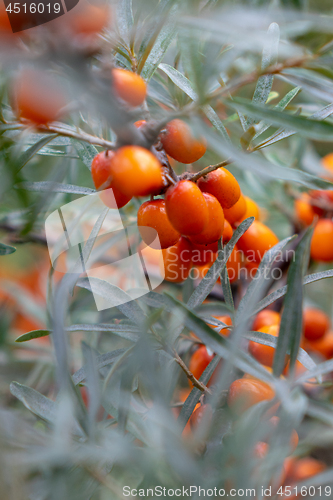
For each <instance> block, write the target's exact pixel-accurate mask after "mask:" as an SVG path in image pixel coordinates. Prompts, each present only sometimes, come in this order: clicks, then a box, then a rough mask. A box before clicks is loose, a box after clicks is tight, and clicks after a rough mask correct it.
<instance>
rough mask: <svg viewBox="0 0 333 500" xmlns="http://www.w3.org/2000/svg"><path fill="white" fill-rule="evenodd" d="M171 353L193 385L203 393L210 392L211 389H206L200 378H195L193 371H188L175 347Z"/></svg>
mask: <svg viewBox="0 0 333 500" xmlns="http://www.w3.org/2000/svg"><path fill="white" fill-rule="evenodd" d="M172 353H173V355H174V357H175V360H176V363H178V364H179V366H180V367H181V369H182V370H183V372H185V374H186V376H187V378H188V379H189V380H190V381H191V382H192V384H193V385H194V387H196V388H197V389H199V391H202V392H204V393H205V394H212V391H211V390H210V389H208V387H206V386H205V385H204V384H203V383H202V382H200V380H198V379H196V378H195V376H194V375H193V373H192V372H190V370H189V369H188V368H187V366H186V365H185V363H184V361H183V360H182V358H181V357H180V356H179V354H178V353H177V351H176V350H175V349H173V351H172Z"/></svg>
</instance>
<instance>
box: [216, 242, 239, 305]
mask: <svg viewBox="0 0 333 500" xmlns="http://www.w3.org/2000/svg"><path fill="white" fill-rule="evenodd" d="M218 249H219V251H221V252H222V253H221V255H222V258H223V257H224V248H223V247H222V239H221V240H219V242H218ZM220 278H221V286H222V292H223V297H224V302H225V303H226V304H227V305H228V306H229V307H230V308H231V309H232V310H234V309H235V306H234V299H233V296H232V291H231V286H230V280H229V274H228V269H227V266H224V267H223V269H222V271H221V273H220Z"/></svg>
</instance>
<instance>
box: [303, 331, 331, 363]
mask: <svg viewBox="0 0 333 500" xmlns="http://www.w3.org/2000/svg"><path fill="white" fill-rule="evenodd" d="M305 349H306V350H311V351H314V352H317V353H319V354H321V355H322V356H323V358H325V359H331V358H333V331H332V330H330V331H329V332H327V333H325V335H324V336H323V337H321V338H320V339H319V340H308V341H307V342H306V344H305Z"/></svg>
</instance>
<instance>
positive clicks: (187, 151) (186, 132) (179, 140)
mask: <svg viewBox="0 0 333 500" xmlns="http://www.w3.org/2000/svg"><path fill="white" fill-rule="evenodd" d="M165 129H166V131H165V132H162V133H161V136H160V137H161V142H162V144H163V147H164V150H165V152H166V153H167V154H168V155H170V156H171V157H172V158H174V159H175V160H177V161H179V162H180V163H193V162H195V161H197V160H199V158H201V157H202V156H203V155H204V154H205V152H206V143H205V141H204V140H203V139H202V138H201V139H196V138H195V137H194V135H193V134H192V131H191V129H190V127H189V126H188V125H187V123H185V122H183V121H182V120H179V119H175V120H172V121H171V122H169V123H168V124H167V125H166V127H165Z"/></svg>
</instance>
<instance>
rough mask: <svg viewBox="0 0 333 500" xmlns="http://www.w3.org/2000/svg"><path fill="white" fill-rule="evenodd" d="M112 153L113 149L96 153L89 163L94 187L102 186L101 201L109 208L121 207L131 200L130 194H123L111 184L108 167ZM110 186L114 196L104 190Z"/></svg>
mask: <svg viewBox="0 0 333 500" xmlns="http://www.w3.org/2000/svg"><path fill="white" fill-rule="evenodd" d="M113 155H114V153H113V151H107V152H105V151H102V152H101V153H98V155H96V156H95V158H94V159H93V161H92V163H91V176H92V179H93V182H94V184H95V188H96V189H99V188H100V187H101V186H103V191H102V192H101V194H100V198H101V200H102V201H103V203H104V204H105V205H106V206H108V207H109V208H122V207H123V206H125V205H126V204H127V203H128V202H129V201H130V200H131V196H127V195H125V194H124V193H122V192H121V191H119V189H117V188H116V187H115V186H114V185H113V182H112V173H111V167H110V165H111V158H112V157H113ZM110 188H112V191H113V196H114V198H113V196H112V195H111V194H110V192H108V191H104V190H106V189H110ZM114 201H116V204H115V203H114Z"/></svg>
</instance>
